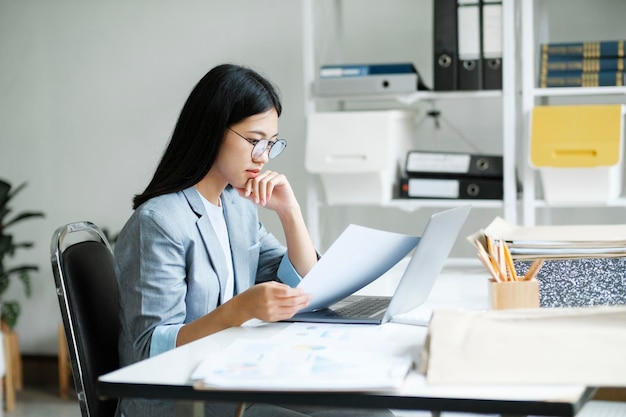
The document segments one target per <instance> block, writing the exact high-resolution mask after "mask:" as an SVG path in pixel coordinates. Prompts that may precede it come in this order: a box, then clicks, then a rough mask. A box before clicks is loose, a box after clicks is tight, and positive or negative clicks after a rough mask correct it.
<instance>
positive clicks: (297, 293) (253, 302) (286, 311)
mask: <svg viewBox="0 0 626 417" xmlns="http://www.w3.org/2000/svg"><path fill="white" fill-rule="evenodd" d="M235 298H237V299H238V300H237V301H238V302H239V304H240V306H241V307H242V308H243V309H244V310H245V311H246V312H248V314H249V315H250V318H256V319H259V320H263V321H280V320H285V319H288V318H290V317H293V315H294V314H296V313H297V312H298V311H300V310H301V309H303V308H304V307H306V306H308V305H309V303H310V302H311V295H310V294H306V293H304V292H303V291H302V289H300V288H293V287H290V286H289V285H286V284H282V283H280V282H276V281H269V282H263V283H261V284H257V285H254V286H252V287H250V288H249V289H247V290H246V291H244V292H243V293H241V294H239V295H238V296H237V297H235ZM233 301H234V300H233Z"/></svg>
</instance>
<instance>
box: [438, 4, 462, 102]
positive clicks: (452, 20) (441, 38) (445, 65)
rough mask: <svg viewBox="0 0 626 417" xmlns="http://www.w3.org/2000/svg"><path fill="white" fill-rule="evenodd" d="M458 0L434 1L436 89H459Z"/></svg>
mask: <svg viewBox="0 0 626 417" xmlns="http://www.w3.org/2000/svg"><path fill="white" fill-rule="evenodd" d="M456 1H457V0H433V12H434V20H433V40H434V42H433V52H434V60H433V61H434V68H433V74H434V80H435V82H434V89H435V91H451V90H456V89H457V80H458V49H457V11H456Z"/></svg>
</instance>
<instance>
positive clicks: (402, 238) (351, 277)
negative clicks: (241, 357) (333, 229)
mask: <svg viewBox="0 0 626 417" xmlns="http://www.w3.org/2000/svg"><path fill="white" fill-rule="evenodd" d="M419 240H420V238H419V237H417V236H409V235H403V234H399V233H393V232H387V231H383V230H377V229H371V228H368V227H363V226H357V225H354V224H351V225H350V226H348V227H347V228H346V230H345V231H344V232H343V233H342V234H341V235H340V236H339V237H338V238H337V240H335V242H334V243H333V244H332V245H331V246H330V248H328V250H327V251H326V253H325V254H324V256H322V257H321V258H320V260H319V261H318V262H317V264H316V265H315V266H314V267H313V269H311V271H310V272H309V273H308V274H307V275H306V276H305V277H304V278H303V280H302V281H301V282H300V284H299V285H298V287H299V288H302V289H303V290H304V291H305V292H306V293H308V294H311V295H312V296H313V298H312V301H311V303H310V304H309V306H308V307H307V308H306V309H303V310H302V311H301V312H305V311H313V310H317V309H319V308H324V307H328V306H330V305H332V304H334V303H336V302H337V301H339V300H342V299H344V298H345V297H347V296H348V295H350V294H353V293H355V292H356V291H358V290H360V289H361V288H363V287H365V286H366V285H368V284H370V283H371V282H372V281H374V280H375V279H376V278H378V277H380V276H381V275H383V274H384V273H385V272H387V271H388V270H389V269H390V268H391V267H392V266H394V265H395V264H397V263H398V262H399V261H400V260H401V259H402V258H404V257H405V256H406V255H407V254H408V253H409V252H410V251H411V250H412V249H414V248H415V247H416V246H417V244H418V242H419Z"/></svg>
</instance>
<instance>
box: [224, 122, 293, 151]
mask: <svg viewBox="0 0 626 417" xmlns="http://www.w3.org/2000/svg"><path fill="white" fill-rule="evenodd" d="M228 130H230V131H231V132H233V133H234V134H235V135H237V136H239V137H240V138H241V139H244V140H246V141H247V142H248V143H250V144H251V145H252V146H253V148H252V153H251V154H250V156H251V157H252V159H259V158H261V157H262V156H263V153H264V152H265V151H266V150H267V149H269V154H268V156H269V158H270V159H274V158H276V157H277V156H278V155H280V154H281V153H283V151H284V150H285V148H286V147H287V141H286V140H285V139H278V140H276V141H273V142H272V141H270V140H269V139H250V138H247V137H245V136H242V135H240V134H239V133H237V132H235V131H234V130H233V129H231V128H230V127H229V128H228Z"/></svg>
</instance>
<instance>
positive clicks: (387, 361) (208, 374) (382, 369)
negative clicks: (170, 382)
mask: <svg viewBox="0 0 626 417" xmlns="http://www.w3.org/2000/svg"><path fill="white" fill-rule="evenodd" d="M300 324H301V323H296V324H293V325H291V326H290V327H288V328H286V329H285V333H282V334H279V335H276V336H274V337H272V338H269V339H237V340H236V341H235V342H233V343H232V344H231V345H230V346H228V348H227V349H224V350H223V351H220V352H212V353H210V354H209V355H207V357H206V358H205V359H204V360H202V361H201V362H200V364H199V365H198V366H197V368H196V369H195V370H194V372H193V374H192V375H191V379H192V380H194V381H196V383H195V387H196V388H197V389H237V390H250V389H263V390H283V391H285V390H286V391H372V390H375V391H380V390H395V389H397V388H399V387H400V386H401V385H402V384H403V382H404V380H405V378H406V376H407V374H408V372H409V371H410V370H411V368H412V366H413V359H412V357H411V356H410V355H409V354H408V353H402V354H396V353H394V352H390V351H389V348H388V347H386V348H384V345H383V344H380V343H376V342H375V341H372V340H371V336H372V333H368V335H369V336H370V337H369V343H368V342H367V341H362V343H354V340H352V339H354V338H355V337H357V336H358V338H359V339H360V336H359V335H355V334H354V333H353V332H349V331H347V330H343V329H341V330H336V328H335V327H333V326H332V325H331V326H321V325H320V326H317V325H310V326H308V327H303V326H301V325H300ZM368 327H369V326H361V328H363V330H366V328H368ZM311 328H315V329H313V330H312V329H311ZM346 329H349V327H346ZM315 336H317V337H315Z"/></svg>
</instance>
